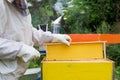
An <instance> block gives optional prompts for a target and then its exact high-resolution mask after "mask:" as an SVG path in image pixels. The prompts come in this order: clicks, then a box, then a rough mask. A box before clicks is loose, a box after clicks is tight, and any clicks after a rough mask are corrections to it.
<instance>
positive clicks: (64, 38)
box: [52, 34, 71, 46]
mask: <svg viewBox="0 0 120 80" xmlns="http://www.w3.org/2000/svg"><path fill="white" fill-rule="evenodd" d="M52 36H53V39H52V42H60V43H64V44H66V45H68V46H69V45H70V42H71V38H70V36H68V35H66V34H52Z"/></svg>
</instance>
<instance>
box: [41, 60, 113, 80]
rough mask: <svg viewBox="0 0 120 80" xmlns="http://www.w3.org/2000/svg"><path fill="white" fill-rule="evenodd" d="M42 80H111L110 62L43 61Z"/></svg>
mask: <svg viewBox="0 0 120 80" xmlns="http://www.w3.org/2000/svg"><path fill="white" fill-rule="evenodd" d="M42 80H113V62H112V61H110V60H98V59H97V60H83V61H43V62H42Z"/></svg>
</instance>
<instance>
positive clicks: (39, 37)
mask: <svg viewBox="0 0 120 80" xmlns="http://www.w3.org/2000/svg"><path fill="white" fill-rule="evenodd" d="M33 41H34V43H35V45H38V46H40V45H42V44H43V43H54V42H59V43H64V44H66V45H68V46H69V45H70V42H71V38H70V37H69V36H68V35H66V34H52V33H51V32H49V31H47V32H44V31H42V30H41V29H40V30H37V29H35V28H33Z"/></svg>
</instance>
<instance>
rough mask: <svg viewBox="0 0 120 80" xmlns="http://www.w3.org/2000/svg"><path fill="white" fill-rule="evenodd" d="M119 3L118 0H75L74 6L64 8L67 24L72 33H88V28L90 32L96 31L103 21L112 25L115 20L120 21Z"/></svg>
mask: <svg viewBox="0 0 120 80" xmlns="http://www.w3.org/2000/svg"><path fill="white" fill-rule="evenodd" d="M118 3H120V1H118V0H117V1H114V0H73V2H72V7H66V8H65V10H64V13H65V18H66V20H65V25H67V26H69V28H70V29H71V32H72V33H86V32H85V30H86V29H88V31H89V32H88V33H96V29H97V28H98V27H99V26H100V25H101V24H102V22H103V21H105V22H106V23H108V24H109V25H110V27H112V25H113V24H114V22H117V21H120V19H119V17H120V15H119V13H118V11H120V4H118ZM118 6H119V7H118ZM115 9H117V10H115ZM116 13H118V14H116ZM77 29H79V30H77ZM108 32H109V31H108Z"/></svg>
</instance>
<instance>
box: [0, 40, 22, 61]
mask: <svg viewBox="0 0 120 80" xmlns="http://www.w3.org/2000/svg"><path fill="white" fill-rule="evenodd" d="M21 47H22V44H20V43H19V42H15V41H12V40H7V39H3V38H0V59H15V58H16V56H17V54H18V53H19V50H20V48H21Z"/></svg>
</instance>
